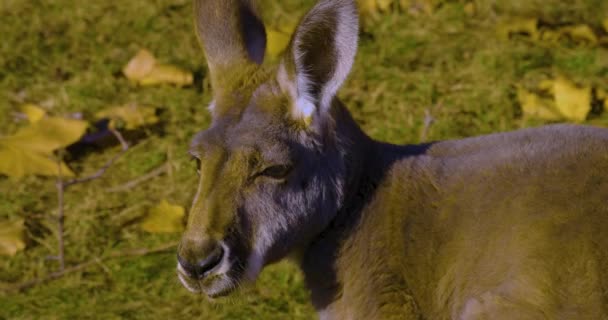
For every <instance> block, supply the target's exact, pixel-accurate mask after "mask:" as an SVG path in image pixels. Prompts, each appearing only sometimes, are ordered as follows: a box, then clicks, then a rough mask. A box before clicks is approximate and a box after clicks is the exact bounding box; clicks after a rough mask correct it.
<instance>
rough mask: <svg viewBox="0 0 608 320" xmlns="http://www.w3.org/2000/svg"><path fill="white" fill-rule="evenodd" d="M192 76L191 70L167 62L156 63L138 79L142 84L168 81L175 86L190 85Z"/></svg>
mask: <svg viewBox="0 0 608 320" xmlns="http://www.w3.org/2000/svg"><path fill="white" fill-rule="evenodd" d="M193 81H194V76H193V75H192V73H191V72H188V71H185V70H183V69H180V68H178V67H175V66H172V65H168V64H157V65H155V66H154V68H152V71H150V73H148V74H147V75H146V76H145V77H143V78H141V79H139V84H141V85H142V86H152V85H157V84H163V83H170V84H174V85H177V86H187V85H191V84H192V82H193Z"/></svg>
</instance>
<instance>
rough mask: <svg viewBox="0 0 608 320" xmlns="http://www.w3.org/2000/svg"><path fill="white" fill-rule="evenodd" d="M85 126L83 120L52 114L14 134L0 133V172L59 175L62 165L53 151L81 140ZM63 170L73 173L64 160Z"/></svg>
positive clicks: (65, 173) (15, 176) (20, 174)
mask: <svg viewBox="0 0 608 320" xmlns="http://www.w3.org/2000/svg"><path fill="white" fill-rule="evenodd" d="M86 128H87V123H86V122H84V121H80V120H72V119H63V118H54V117H52V118H43V119H41V120H39V121H38V122H36V123H34V124H32V125H30V126H28V127H24V128H21V129H20V130H18V131H17V133H15V134H14V135H12V136H6V137H0V173H3V174H6V175H7V176H9V177H12V178H21V177H23V176H25V175H28V174H39V175H44V176H57V175H58V174H59V165H58V163H57V161H56V160H54V159H53V157H52V152H53V151H55V150H56V149H60V148H64V147H67V146H69V145H71V144H72V143H74V142H76V141H78V139H80V137H81V136H82V135H83V134H84V132H85V130H86ZM61 174H62V175H63V176H68V177H70V176H73V175H74V173H73V172H72V171H71V170H70V169H69V168H68V167H67V166H66V165H65V164H64V163H61Z"/></svg>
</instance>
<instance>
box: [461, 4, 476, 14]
mask: <svg viewBox="0 0 608 320" xmlns="http://www.w3.org/2000/svg"><path fill="white" fill-rule="evenodd" d="M475 11H476V9H475V3H473V2H467V3H466V4H465V5H464V13H466V14H467V15H468V16H472V15H474V14H475Z"/></svg>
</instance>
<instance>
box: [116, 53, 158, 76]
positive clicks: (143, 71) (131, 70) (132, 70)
mask: <svg viewBox="0 0 608 320" xmlns="http://www.w3.org/2000/svg"><path fill="white" fill-rule="evenodd" d="M154 65H156V59H155V58H154V55H152V53H150V51H148V50H146V49H142V50H139V52H137V54H136V55H135V56H134V57H133V58H132V59H131V60H130V61H129V63H127V65H126V66H125V67H124V68H123V69H122V73H123V74H124V75H125V76H126V77H127V78H128V79H131V80H139V79H141V78H143V77H145V76H146V75H148V74H149V73H150V72H151V71H152V68H154Z"/></svg>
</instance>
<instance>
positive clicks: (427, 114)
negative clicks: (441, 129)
mask: <svg viewBox="0 0 608 320" xmlns="http://www.w3.org/2000/svg"><path fill="white" fill-rule="evenodd" d="M433 122H435V118H433V115H432V114H431V111H430V110H429V109H424V126H423V127H422V130H420V142H425V141H426V139H427V135H428V132H429V128H430V127H431V125H432V124H433Z"/></svg>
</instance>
